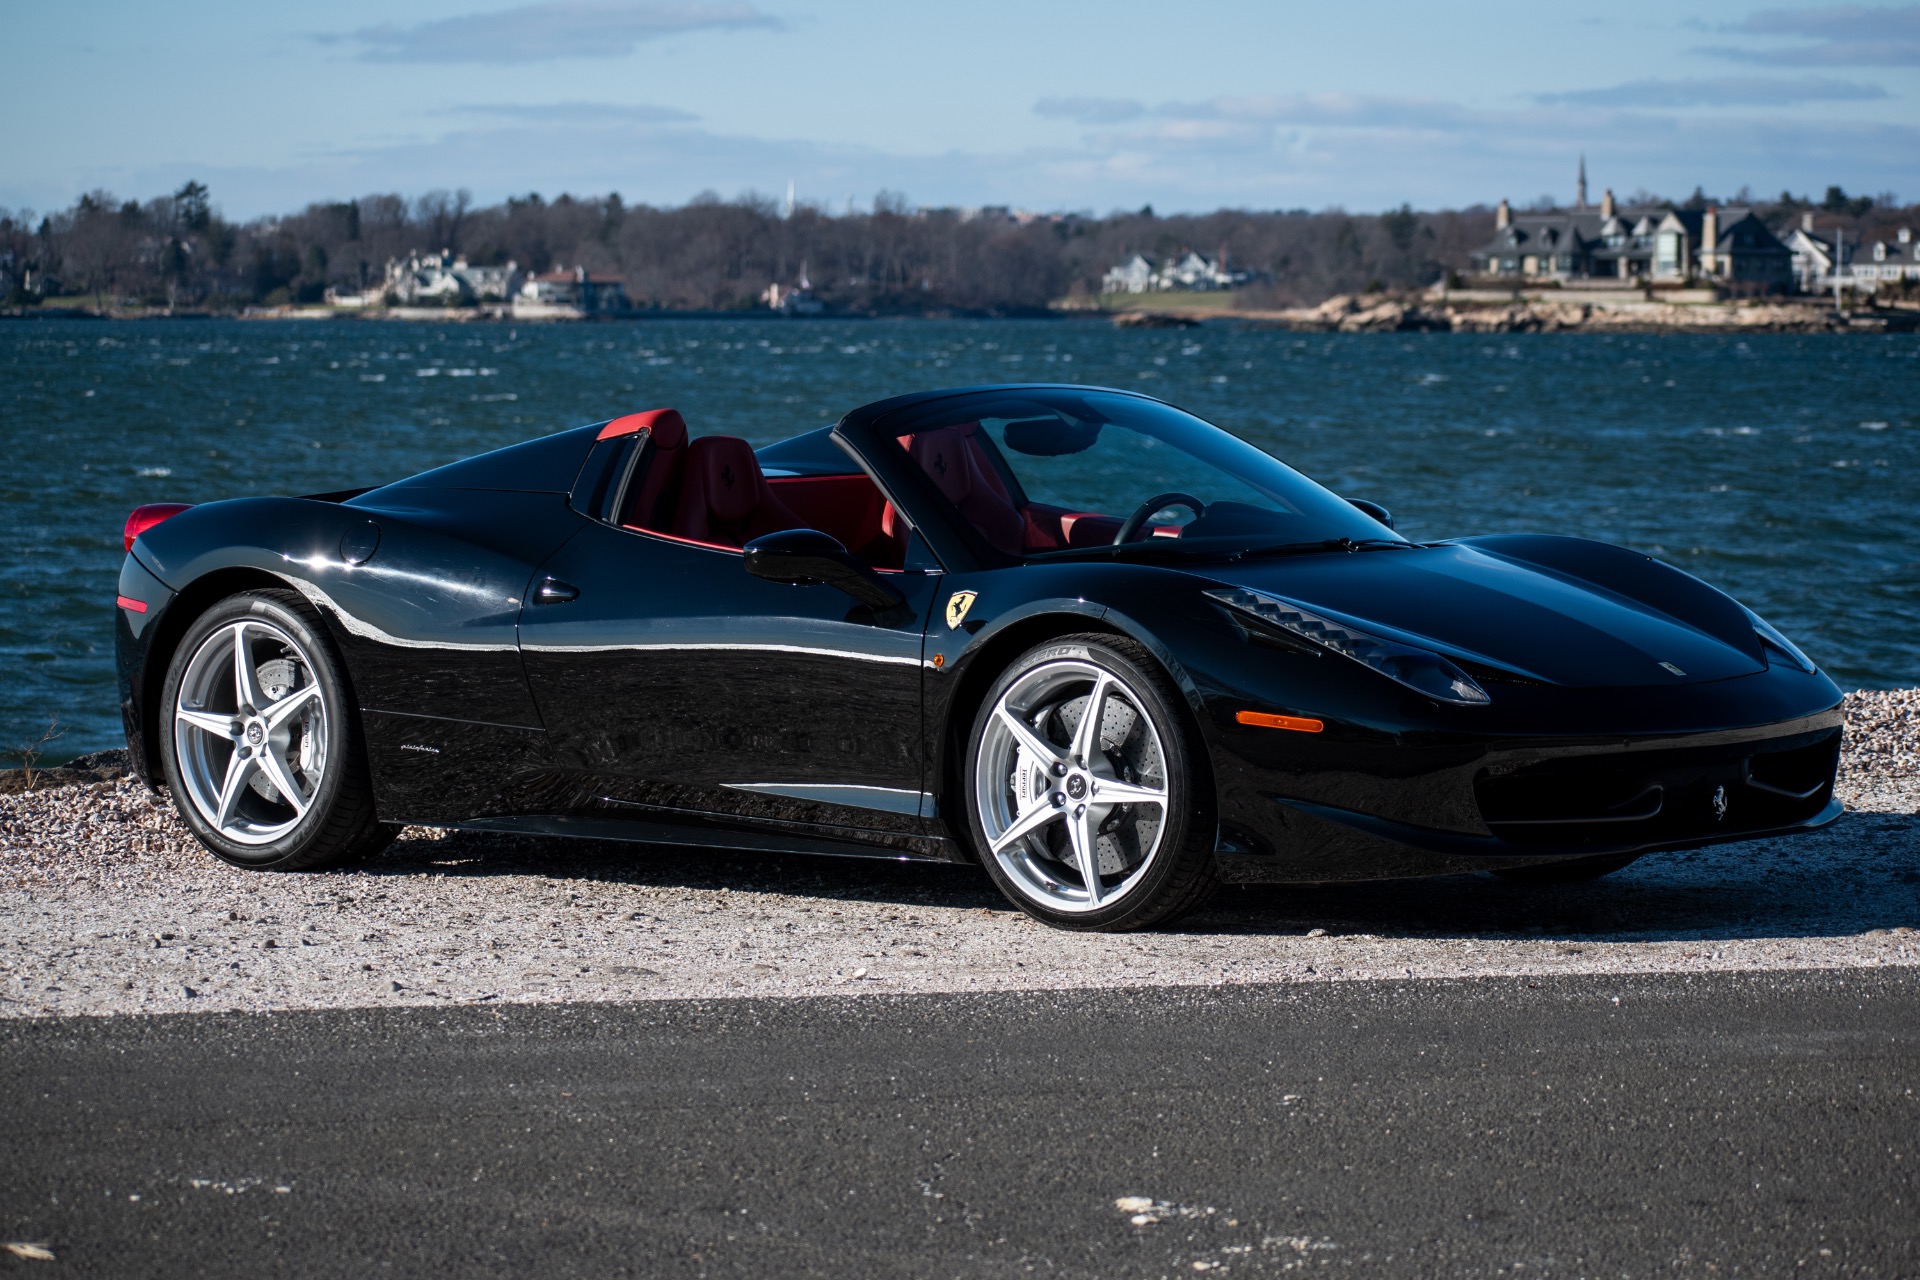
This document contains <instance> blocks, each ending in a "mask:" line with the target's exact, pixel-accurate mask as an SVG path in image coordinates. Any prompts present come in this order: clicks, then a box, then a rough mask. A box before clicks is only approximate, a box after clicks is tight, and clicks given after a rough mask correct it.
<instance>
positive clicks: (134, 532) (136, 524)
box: [123, 502, 193, 551]
mask: <svg viewBox="0 0 1920 1280" xmlns="http://www.w3.org/2000/svg"><path fill="white" fill-rule="evenodd" d="M191 506H193V504H192V503H191V502H149V503H147V505H145V506H144V507H135V508H134V509H133V514H132V515H130V516H128V517H127V528H126V532H125V535H124V538H123V541H125V542H126V544H127V550H129V551H131V550H133V540H134V539H135V538H137V537H139V536H140V535H141V534H143V533H145V532H146V531H147V530H149V529H151V528H153V526H155V525H157V524H159V523H160V522H161V521H162V520H171V519H173V518H174V517H175V516H177V515H179V514H180V513H181V512H182V511H185V510H187V509H188V508H189V507H191Z"/></svg>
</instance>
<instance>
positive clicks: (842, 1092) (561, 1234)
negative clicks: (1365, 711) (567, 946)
mask: <svg viewBox="0 0 1920 1280" xmlns="http://www.w3.org/2000/svg"><path fill="white" fill-rule="evenodd" d="M1917 1089H1920V973H1917V972H1915V971H1913V970H1904V971H1885V972H1870V971H1860V970H1853V971H1839V972H1825V973H1822V972H1812V973H1804V972H1803V973H1797V974H1746V975H1730V974H1718V975H1710V976H1696V977H1690V978H1689V977H1678V976H1653V977H1639V978H1607V977H1594V976H1582V977H1562V978H1547V979H1538V980H1533V981H1529V980H1525V979H1515V980H1495V979H1480V980H1475V981H1461V982H1430V981H1404V982H1370V983H1361V982H1352V983H1340V984H1328V985H1324V986H1318V985H1293V986H1285V987H1257V986H1255V987H1226V988H1190V989H1183V990H1158V991H1075V992H1070V993H1061V994H1047V993H1040V994H1034V993H1024V994H996V995H979V996H956V995H918V996H863V997H853V998H846V999H805V1000H758V999H742V1000H731V1001H717V1002H688V1003H674V1002H656V1003H651V1004H644V1005H627V1006H620V1005H594V1006H526V1007H511V1008H498V1009H494V1008H486V1007H481V1008H460V1009H450V1010H431V1009H419V1008H405V1009H381V1010H366V1011H321V1012H302V1013H285V1014H241V1013H231V1014H226V1013H223V1014H183V1015H169V1016H164V1017H150V1018H130V1017H123V1018H112V1019H92V1018H67V1019H46V1020H18V1021H8V1022H0V1099H4V1106H0V1239H4V1240H11V1241H35V1242H40V1243H44V1244H46V1245H48V1246H49V1247H50V1248H51V1249H52V1251H53V1252H54V1253H55V1255H56V1258H57V1260H56V1261H54V1262H31V1261H20V1260H15V1259H14V1258H12V1257H10V1256H8V1255H6V1254H4V1253H0V1271H5V1272H18V1273H20V1274H45V1275H47V1276H54V1275H58V1274H68V1275H88V1276H116V1277H117V1276H148V1275H155V1276H160V1275H165V1276H175V1275H214V1276H220V1275H240V1274H249V1275H300V1276H335V1275H338V1276H355V1277H360V1276H367V1275H422V1276H434V1277H448V1276H458V1275H479V1274H487V1275H505V1274H517V1275H575V1274H578V1275H596V1276H600V1275H627V1274H632V1275H645V1276H700V1275H711V1276H754V1277H763V1276H785V1275H821V1276H834V1277H844V1276H859V1277H874V1276H895V1275H898V1276H973V1275H991V1276H1001V1275H1016V1274H1025V1273H1028V1272H1031V1273H1034V1274H1045V1275H1057V1276H1087V1277H1127V1276H1163V1275H1174V1274H1179V1275H1189V1276H1190V1275H1194V1274H1197V1273H1214V1272H1218V1273H1220V1274H1225V1275H1269V1274H1278V1273H1282V1272H1287V1271H1314V1270H1327V1271H1339V1272H1343V1273H1345V1274H1352V1275H1380V1276H1441V1275H1445V1276H1480V1275H1488V1276H1491V1275H1508V1276H1522V1277H1524V1276H1534V1275H1540V1276H1596V1277H1597V1276H1606V1277H1618V1276H1641V1275H1646V1276H1652V1275H1659V1276H1675V1275H1683V1276H1684V1275H1700V1276H1707V1275H1712V1276H1721V1277H1724V1276H1739V1275H1753V1276H1788V1275H1805V1276H1821V1275H1873V1276H1913V1275H1916V1274H1920V1186H1916V1166H1920V1096H1916V1090H1917ZM1125 1197H1140V1198H1141V1201H1142V1202H1130V1203H1129V1204H1128V1205H1127V1206H1126V1207H1125V1208H1124V1209H1123V1208H1120V1207H1116V1202H1117V1201H1120V1200H1122V1198H1125ZM1147 1201H1151V1202H1157V1203H1156V1204H1153V1205H1148V1204H1146V1203H1144V1202H1147ZM1136 1219H1139V1221H1136Z"/></svg>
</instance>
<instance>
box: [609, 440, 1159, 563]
mask: <svg viewBox="0 0 1920 1280" xmlns="http://www.w3.org/2000/svg"><path fill="white" fill-rule="evenodd" d="M640 418H645V419H647V421H646V422H643V423H637V424H636V429H638V427H639V426H645V427H646V428H647V429H648V430H650V431H651V433H652V434H651V439H650V442H649V445H648V448H647V454H646V456H645V457H644V458H643V459H642V460H641V463H640V470H639V471H638V472H637V473H636V474H635V476H634V479H633V481H632V483H631V484H630V485H629V486H628V497H627V499H626V505H625V508H624V509H623V510H622V512H621V514H620V523H621V524H623V525H625V526H626V527H628V528H630V529H645V530H648V531H651V532H654V533H664V534H668V535H671V536H673V537H676V538H683V539H686V540H687V541H690V542H699V543H703V544H705V545H708V546H720V547H739V546H743V545H745V544H746V543H747V542H750V541H751V540H753V539H754V538H758V537H760V536H761V535H763V534H768V533H775V532H778V531H779V530H782V529H818V530H820V531H821V532H822V533H827V534H831V535H833V537H834V538H836V539H838V540H839V542H840V544H841V545H842V546H844V547H846V548H847V550H849V551H851V552H852V553H853V554H854V555H856V556H858V557H859V558H860V559H862V560H864V561H866V563H868V564H870V565H872V566H874V567H875V568H878V569H898V568H899V567H900V566H901V564H902V562H903V561H904V560H905V558H906V543H907V526H906V522H905V521H904V520H901V519H899V518H898V513H897V512H895V510H894V508H893V504H891V503H889V502H888V501H887V500H886V496H885V495H884V494H882V493H881V492H880V489H879V486H877V485H875V484H874V482H873V481H872V479H871V478H869V477H868V476H866V475H865V474H863V473H859V472H856V473H854V474H851V475H840V476H779V477H777V478H775V479H772V480H769V479H768V478H767V477H766V476H765V475H764V474H763V473H762V472H761V470H760V462H759V459H757V458H756V457H754V453H753V447H752V446H751V445H749V444H748V443H747V442H746V441H745V440H742V439H740V438H739V437H737V436H702V437H701V438H700V439H698V440H694V441H691V442H689V441H688V440H687V426H686V423H685V422H684V421H682V419H681V417H680V415H679V414H678V413H675V412H674V411H673V410H671V409H656V410H653V411H652V412H651V413H648V414H635V415H633V416H632V419H625V418H623V419H620V420H619V421H620V422H622V423H625V422H628V421H631V420H633V419H640ZM978 429H979V428H978V424H976V423H971V422H968V423H962V424H960V425H958V426H952V427H941V428H938V429H936V430H933V431H923V432H920V433H919V434H917V435H912V436H902V437H901V438H900V445H901V447H902V448H904V449H906V450H907V452H908V454H909V456H911V457H912V458H913V460H914V461H915V462H917V463H919V464H920V466H921V468H922V469H923V470H924V471H926V473H927V475H928V476H930V477H931V478H932V479H933V482H934V483H935V484H936V485H938V486H939V488H940V491H941V493H943V494H945V495H946V497H947V499H948V500H949V501H951V502H952V503H953V505H954V506H955V507H956V508H957V509H958V510H959V512H960V514H961V515H962V516H963V517H965V518H966V520H967V521H968V523H970V524H972V525H973V527H974V528H975V529H977V530H979V532H980V536H981V537H983V538H985V539H986V540H987V542H989V543H990V544H992V545H993V546H995V547H997V548H999V549H1000V550H1002V551H1005V552H1007V553H1008V554H1009V555H1020V554H1023V553H1026V552H1034V551H1055V550H1059V549H1061V548H1064V547H1087V546H1100V545H1103V544H1105V543H1108V542H1111V541H1113V535H1114V534H1116V533H1118V532H1119V531H1120V524H1121V521H1120V519H1119V518H1118V517H1117V516H1110V515H1105V514H1103V513H1100V512H1096V511H1074V510H1071V509H1069V508H1066V507H1056V506H1052V505H1050V504H1048V503H1044V502H1029V503H1026V504H1024V505H1020V504H1016V503H1015V502H1014V501H1013V497H1012V494H1011V493H1010V492H1009V490H1008V488H1007V483H1006V481H1005V480H1004V479H1003V478H1002V477H1001V475H1000V472H999V471H998V469H997V468H995V466H994V465H993V461H992V459H991V458H990V457H989V456H988V454H987V452H986V449H985V447H984V446H983V445H982V444H981V442H980V440H979V439H978V437H977V432H978Z"/></svg>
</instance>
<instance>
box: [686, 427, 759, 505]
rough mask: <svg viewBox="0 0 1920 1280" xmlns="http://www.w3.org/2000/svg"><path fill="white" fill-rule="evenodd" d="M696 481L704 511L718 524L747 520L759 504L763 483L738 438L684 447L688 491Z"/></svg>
mask: <svg viewBox="0 0 1920 1280" xmlns="http://www.w3.org/2000/svg"><path fill="white" fill-rule="evenodd" d="M675 416H676V417H677V416H678V415H675ZM696 479H697V487H698V490H699V491H702V492H704V493H705V495H706V499H707V511H708V512H709V513H710V514H711V515H712V516H713V517H714V518H715V519H719V520H744V519H746V518H747V516H748V515H749V514H750V513H751V512H752V511H753V509H754V507H755V506H757V505H758V504H759V501H760V489H761V487H762V485H763V483H764V482H763V481H762V479H761V476H760V460H759V459H758V458H755V457H754V456H753V446H752V445H750V444H748V443H747V442H746V441H745V440H742V439H741V438H740V437H738V436H701V437H700V438H699V439H698V440H695V441H694V442H693V443H692V444H690V445H688V446H687V487H688V488H689V489H693V488H695V486H696Z"/></svg>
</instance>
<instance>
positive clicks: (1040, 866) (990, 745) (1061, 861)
mask: <svg viewBox="0 0 1920 1280" xmlns="http://www.w3.org/2000/svg"><path fill="white" fill-rule="evenodd" d="M1189 726H1190V717H1188V716H1186V715H1185V714H1184V712H1183V707H1182V703H1181V700H1180V697H1179V693H1178V691H1177V690H1176V689H1175V688H1174V686H1173V683H1172V682H1171V681H1170V680H1168V679H1167V677H1166V675H1165V674H1164V673H1163V672H1162V671H1161V670H1160V668H1159V666H1158V665H1157V664H1156V663H1155V662H1154V660H1153V658H1152V656H1151V655H1150V654H1148V653H1147V652H1146V650H1144V649H1143V648H1141V647H1140V646H1139V645H1136V644H1134V643H1132V642H1131V641H1128V640H1124V639H1120V638H1118V637H1111V636H1069V637H1066V638H1064V639H1061V640H1057V641H1053V642H1049V643H1047V644H1043V645H1040V646H1039V647H1037V648H1034V649H1029V650H1028V651H1027V652H1026V653H1023V654H1021V655H1020V657H1018V658H1017V659H1015V660H1014V662H1013V663H1012V665H1010V666H1009V667H1008V668H1007V669H1006V670H1005V671H1004V672H1002V673H1001V675H1000V677H999V679H997V680H995V681H994V683H993V686H992V687H991V688H990V689H989V690H988V691H987V696H986V698H985V700H984V701H983V702H982V703H981V707H980V712H979V714H978V715H977V716H976V717H975V720H974V725H973V730H972V735H971V737H970V739H969V743H968V751H967V761H966V782H967V816H968V822H969V826H970V828H971V831H972V835H973V842H974V847H975V849H976V850H977V851H978V853H979V855H980V860H981V862H983V863H984V864H985V865H986V868H987V871H988V873H989V874H991V875H992V877H993V880H994V883H995V884H997V885H998V886H999V887H1000V890H1001V892H1003V893H1005V894H1006V895H1007V897H1008V898H1009V899H1011V900H1012V901H1013V902H1014V903H1015V904H1016V905H1018V906H1019V907H1020V908H1021V909H1022V910H1025V911H1027V912H1028V913H1029V914H1031V915H1034V916H1037V917H1038V918H1039V919H1041V920H1044V921H1046V922H1047V923H1048V924H1052V925H1057V926H1059V927H1061V928H1066V929H1089V930H1090V929H1108V930H1119V929H1141V928H1146V927H1148V926H1150V925H1155V924H1163V923H1165V922H1167V921H1170V920H1172V919H1174V918H1176V917H1177V916H1179V915H1181V914H1183V913H1184V912H1187V911H1190V910H1192V909H1193V908H1194V907H1195V906H1197V905H1199V904H1200V903H1201V902H1202V901H1203V900H1204V899H1205V898H1206V896H1207V895H1208V894H1209V893H1211V892H1212V890H1213V888H1214V886H1215V884H1216V883H1217V881H1218V871H1217V868H1216V866H1215V862H1214V857H1213V827H1212V823H1211V822H1210V821H1209V820H1208V819H1207V816H1206V815H1207V814H1208V813H1210V812H1211V800H1212V796H1211V795H1210V794H1206V793H1205V792H1204V791H1203V790H1202V789H1203V788H1206V787H1208V786H1210V783H1209V782H1208V781H1207V779H1206V775H1205V773H1204V764H1203V763H1202V762H1203V761H1204V756H1203V755H1202V754H1201V752H1202V750H1203V749H1202V748H1201V747H1200V745H1199V743H1198V742H1197V741H1196V740H1195V737H1194V734H1193V732H1192V730H1191V729H1190V727H1189ZM1196 766H1198V767H1196Z"/></svg>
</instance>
